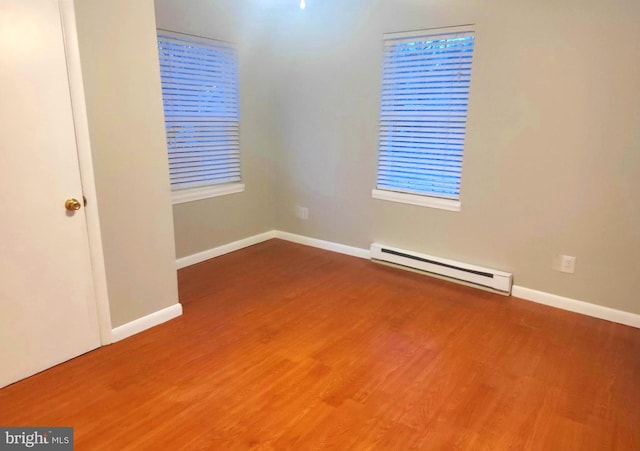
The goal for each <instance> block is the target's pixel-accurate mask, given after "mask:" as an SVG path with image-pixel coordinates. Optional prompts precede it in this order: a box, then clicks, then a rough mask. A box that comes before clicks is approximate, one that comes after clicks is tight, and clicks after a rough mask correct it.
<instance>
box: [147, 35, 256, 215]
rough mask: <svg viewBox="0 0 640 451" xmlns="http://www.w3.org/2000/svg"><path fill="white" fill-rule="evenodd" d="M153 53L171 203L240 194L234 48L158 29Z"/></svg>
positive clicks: (236, 79)
mask: <svg viewBox="0 0 640 451" xmlns="http://www.w3.org/2000/svg"><path fill="white" fill-rule="evenodd" d="M158 54H159V59H160V76H161V80H162V101H163V106H164V119H165V126H166V135H167V149H168V152H169V173H170V179H171V189H172V191H173V203H174V204H175V203H181V202H188V201H192V200H197V199H204V198H207V197H214V196H219V195H223V194H231V193H234V192H239V191H243V190H244V185H242V184H241V174H240V149H239V146H240V145H239V137H238V133H239V108H238V64H237V58H236V52H235V49H234V48H233V47H232V46H231V45H230V44H227V43H224V42H219V41H214V40H210V39H205V38H199V37H195V36H191V35H184V34H179V33H173V32H168V31H164V30H158Z"/></svg>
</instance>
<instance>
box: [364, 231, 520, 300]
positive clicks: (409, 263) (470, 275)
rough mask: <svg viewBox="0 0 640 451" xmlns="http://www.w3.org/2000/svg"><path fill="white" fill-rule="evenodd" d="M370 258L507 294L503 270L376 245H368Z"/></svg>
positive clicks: (509, 281) (506, 275) (506, 276)
mask: <svg viewBox="0 0 640 451" xmlns="http://www.w3.org/2000/svg"><path fill="white" fill-rule="evenodd" d="M371 259H372V260H379V261H382V262H387V263H392V264H394V265H400V266H404V267H407V268H411V269H416V270H419V271H423V272H426V273H431V274H435V275H438V276H443V277H447V278H450V279H455V280H460V281H463V282H467V283H470V284H474V285H479V286H482V287H486V288H490V289H492V290H495V291H498V292H500V293H503V294H511V285H512V280H513V277H512V275H511V274H509V273H506V272H503V271H496V270H495V269H488V268H482V267H480V266H475V265H469V264H467V263H460V262H456V261H453V260H446V259H444V258H440V257H433V256H431V255H426V254H419V253H417V252H411V251H406V250H402V249H396V248H393V247H389V246H384V245H382V244H378V243H373V244H372V245H371Z"/></svg>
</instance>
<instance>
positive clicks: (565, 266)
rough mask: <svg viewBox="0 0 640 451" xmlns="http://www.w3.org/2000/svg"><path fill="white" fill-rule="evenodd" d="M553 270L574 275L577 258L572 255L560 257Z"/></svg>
mask: <svg viewBox="0 0 640 451" xmlns="http://www.w3.org/2000/svg"><path fill="white" fill-rule="evenodd" d="M553 269H555V270H556V271H560V272H566V273H569V274H573V273H575V272H576V258H575V257H573V256H572V255H558V256H557V257H556V258H555V259H554V263H553Z"/></svg>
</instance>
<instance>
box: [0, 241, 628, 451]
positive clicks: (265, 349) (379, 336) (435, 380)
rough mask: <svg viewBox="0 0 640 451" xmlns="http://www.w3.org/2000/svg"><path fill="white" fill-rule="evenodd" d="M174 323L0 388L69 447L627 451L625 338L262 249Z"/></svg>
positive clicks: (199, 270) (323, 259)
mask: <svg viewBox="0 0 640 451" xmlns="http://www.w3.org/2000/svg"><path fill="white" fill-rule="evenodd" d="M179 282H180V297H181V300H182V302H183V304H184V315H183V316H182V317H180V318H178V319H176V320H173V321H170V322H168V323H166V324H164V325H162V326H159V327H156V328H154V329H152V330H149V331H146V332H144V333H142V334H139V335H137V336H134V337H131V338H129V339H127V340H124V341H122V342H119V343H116V344H114V345H111V346H107V347H104V348H101V349H98V350H96V351H94V352H91V353H88V354H86V355H84V356H81V357H79V358H76V359H74V360H72V361H69V362H67V363H64V364H62V365H59V366H57V367H55V368H52V369H50V370H48V371H45V372H43V373H41V374H38V375H36V376H34V377H31V378H29V379H26V380H24V381H21V382H19V383H16V384H14V385H12V386H9V387H7V388H5V389H2V390H0V425H5V426H6V425H22V426H25V425H43V426H44V425H49V426H51V425H68V426H73V427H74V428H75V437H76V449H77V450H164V449H166V450H179V449H185V450H235V449H250V448H255V449H264V450H266V449H294V450H317V449H337V450H350V449H354V450H367V449H379V450H408V449H425V450H440V449H456V450H507V449H508V450H517V449H526V450H581V451H582V450H624V451H629V450H640V330H638V329H633V328H630V327H626V326H621V325H617V324H614V323H610V322H606V321H601V320H597V319H593V318H588V317H585V316H581V315H577V314H573V313H569V312H564V311H560V310H556V309H553V308H549V307H545V306H541V305H537V304H533V303H530V302H526V301H522V300H519V299H516V298H508V297H503V296H499V295H494V294H491V293H487V292H484V291H480V290H477V289H473V288H468V287H463V286H459V285H456V284H452V283H449V282H444V281H440V280H436V279H432V278H429V277H425V276H422V275H418V274H413V273H411V272H406V271H402V270H397V269H393V268H389V267H385V266H381V265H376V264H374V263H371V262H369V261H366V260H361V259H357V258H353V257H348V256H343V255H339V254H334V253H330V252H326V251H322V250H318V249H313V248H309V247H304V246H300V245H296V244H292V243H287V242H283V241H279V240H271V241H268V242H265V243H262V244H259V245H256V246H252V247H250V248H247V249H244V250H242V251H239V252H235V253H233V254H229V255H225V256H223V257H219V258H217V259H214V260H210V261H208V262H205V263H201V264H199V265H195V266H192V267H190V268H186V269H184V270H181V271H180V273H179Z"/></svg>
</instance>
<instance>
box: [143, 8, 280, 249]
mask: <svg viewBox="0 0 640 451" xmlns="http://www.w3.org/2000/svg"><path fill="white" fill-rule="evenodd" d="M155 5H156V20H157V24H158V27H159V28H164V29H167V30H171V31H177V32H181V33H190V34H196V35H200V36H205V37H209V38H213V39H219V40H224V41H230V42H233V43H235V44H236V45H237V49H238V63H239V69H238V70H239V84H240V153H241V160H242V179H243V180H242V181H243V183H245V186H246V190H245V191H244V192H243V193H238V194H233V195H228V196H222V197H217V198H212V199H205V200H200V201H195V202H188V203H184V204H178V205H175V206H174V209H173V211H174V224H175V242H176V252H177V255H178V257H184V256H187V255H191V254H194V253H197V252H201V251H205V250H209V249H211V248H214V247H216V246H220V245H222V244H227V243H230V242H232V241H236V240H239V239H242V238H246V237H248V236H252V235H256V234H259V233H262V232H266V231H269V230H272V229H273V226H274V219H273V218H274V216H273V212H274V208H273V201H272V196H271V186H272V167H273V164H272V161H271V159H272V155H273V152H271V133H272V126H271V123H272V108H273V106H272V98H271V85H272V80H271V73H272V71H273V69H274V67H275V66H274V65H273V61H272V59H271V58H272V56H271V54H270V52H268V51H265V48H266V45H267V40H266V36H265V34H264V33H265V31H266V30H265V26H264V25H265V22H264V19H265V17H264V16H263V15H262V14H260V11H261V9H260V8H259V7H258V8H254V7H251V6H250V5H249V4H248V2H238V1H233V0H225V1H211V0H186V1H185V0H156V2H155Z"/></svg>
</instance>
